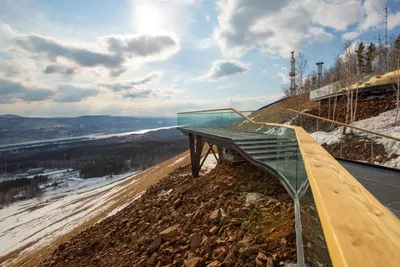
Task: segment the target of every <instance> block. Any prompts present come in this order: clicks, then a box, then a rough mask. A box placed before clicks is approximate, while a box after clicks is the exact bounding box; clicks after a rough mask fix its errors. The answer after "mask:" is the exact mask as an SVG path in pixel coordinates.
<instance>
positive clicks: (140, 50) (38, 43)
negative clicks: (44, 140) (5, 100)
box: [0, 24, 180, 77]
mask: <svg viewBox="0 0 400 267" xmlns="http://www.w3.org/2000/svg"><path fill="white" fill-rule="evenodd" d="M0 33H1V35H2V37H0V44H3V43H4V44H6V43H7V44H10V42H13V43H14V44H15V45H16V46H17V47H19V48H20V49H22V50H23V51H26V52H28V53H31V54H32V56H36V57H38V58H42V59H47V60H49V61H50V62H52V64H51V65H49V66H50V67H49V69H47V70H46V69H45V71H47V72H45V73H47V74H48V73H60V74H63V75H67V74H68V73H71V72H72V70H71V69H66V68H65V67H61V66H60V64H57V63H58V62H59V61H60V60H67V61H70V62H72V63H74V64H76V65H78V66H80V67H85V68H93V67H102V68H105V69H107V70H109V73H110V76H111V77H117V76H119V75H121V74H122V73H124V72H125V71H127V65H128V64H131V65H132V63H135V64H141V63H143V62H146V61H159V60H165V59H167V58H169V57H170V56H172V55H173V54H175V53H177V52H178V51H179V49H180V45H179V40H178V38H177V37H176V36H175V35H174V34H172V33H162V34H156V35H148V34H138V35H113V36H104V37H99V38H97V39H96V40H95V41H93V42H90V43H76V44H70V43H67V42H63V41H60V40H56V39H54V38H51V37H48V36H42V35H39V34H35V33H30V34H24V33H16V32H15V31H14V30H13V29H12V28H11V27H10V26H9V25H7V24H0ZM15 45H11V47H14V46H15ZM71 74H72V73H71Z"/></svg>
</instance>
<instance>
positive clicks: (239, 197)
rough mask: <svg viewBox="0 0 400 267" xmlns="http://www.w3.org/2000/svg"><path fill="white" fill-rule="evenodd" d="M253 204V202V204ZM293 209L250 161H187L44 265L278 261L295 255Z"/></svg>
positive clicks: (269, 263) (271, 263)
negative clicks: (194, 167) (194, 168)
mask: <svg viewBox="0 0 400 267" xmlns="http://www.w3.org/2000/svg"><path fill="white" fill-rule="evenodd" d="M246 202H247V203H246ZM295 260H296V252H295V230H294V207H293V203H292V200H291V199H290V198H289V196H288V194H287V193H286V191H285V190H284V188H283V187H282V186H281V184H280V183H279V182H278V181H277V180H276V179H274V178H271V177H269V176H267V175H265V174H262V173H261V172H259V170H258V169H257V168H255V167H254V166H252V165H250V164H242V165H240V166H237V167H234V168H233V167H231V166H228V165H223V164H222V165H217V167H216V168H215V169H214V170H212V171H211V172H210V173H206V174H203V175H201V176H200V177H198V178H193V177H192V176H191V175H190V168H189V166H187V167H182V168H179V169H178V170H176V171H175V172H173V173H172V174H170V175H168V177H166V178H165V179H162V180H161V181H160V182H159V183H157V184H155V185H153V186H151V187H150V188H149V189H148V190H147V191H146V193H145V194H144V195H142V197H141V198H140V199H138V200H136V201H135V202H133V203H132V204H131V205H129V206H127V207H126V208H125V209H123V210H121V211H120V212H118V213H117V214H116V215H114V216H112V217H109V218H106V219H105V220H103V221H101V222H100V223H98V224H96V225H94V226H93V227H90V228H88V229H87V230H85V231H83V232H82V233H80V234H78V235H76V236H74V237H72V238H71V239H69V240H68V241H66V242H64V243H62V244H61V245H59V246H58V248H57V249H56V251H55V252H54V253H53V254H52V255H51V256H50V257H48V258H47V259H46V260H45V261H43V262H42V264H41V265H40V266H43V267H44V266H184V265H186V266H221V264H222V263H223V264H224V265H223V266H256V265H257V266H260V265H264V266H279V265H280V264H283V261H292V262H293V261H295Z"/></svg>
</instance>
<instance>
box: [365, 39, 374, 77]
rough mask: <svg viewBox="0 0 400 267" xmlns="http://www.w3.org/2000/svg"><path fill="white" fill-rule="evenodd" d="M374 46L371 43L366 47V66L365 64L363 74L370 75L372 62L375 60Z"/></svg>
mask: <svg viewBox="0 0 400 267" xmlns="http://www.w3.org/2000/svg"><path fill="white" fill-rule="evenodd" d="M375 52H376V46H375V44H373V43H370V44H369V45H368V47H367V53H366V64H365V72H366V73H371V72H372V62H373V61H374V59H375V56H376V54H375Z"/></svg>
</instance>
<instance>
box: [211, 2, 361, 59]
mask: <svg viewBox="0 0 400 267" xmlns="http://www.w3.org/2000/svg"><path fill="white" fill-rule="evenodd" d="M359 2H360V1H349V0H335V1H326V0H318V1H317V0H307V1H297V0H296V1H295V0H281V1H265V0H254V1H243V0H225V1H221V2H220V3H219V5H218V8H219V10H220V15H219V16H218V21H219V26H218V28H217V30H216V35H217V41H218V44H219V46H220V48H221V51H222V52H223V54H224V55H226V56H230V57H241V56H243V55H244V54H246V53H247V52H248V51H250V50H252V49H254V48H257V47H261V50H262V51H263V52H265V53H268V54H278V55H281V56H285V57H288V56H289V53H290V51H292V50H295V49H301V47H302V46H304V45H305V44H308V43H311V42H313V41H317V42H328V41H330V40H332V39H333V35H332V34H331V33H329V31H328V30H327V29H326V28H331V29H334V30H337V31H342V30H345V29H347V27H348V26H349V25H352V24H354V23H355V22H356V21H357V18H358V17H359V15H358V14H359V10H360V3H359Z"/></svg>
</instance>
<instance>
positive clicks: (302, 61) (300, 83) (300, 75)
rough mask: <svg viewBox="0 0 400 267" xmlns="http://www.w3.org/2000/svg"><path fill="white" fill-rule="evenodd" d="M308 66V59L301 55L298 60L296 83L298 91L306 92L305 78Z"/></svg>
mask: <svg viewBox="0 0 400 267" xmlns="http://www.w3.org/2000/svg"><path fill="white" fill-rule="evenodd" d="M307 66H308V62H307V58H306V56H305V55H304V54H303V53H299V54H298V56H297V58H296V73H297V75H296V83H297V89H298V90H299V91H300V92H301V93H302V92H304V78H305V73H306V69H307Z"/></svg>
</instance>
